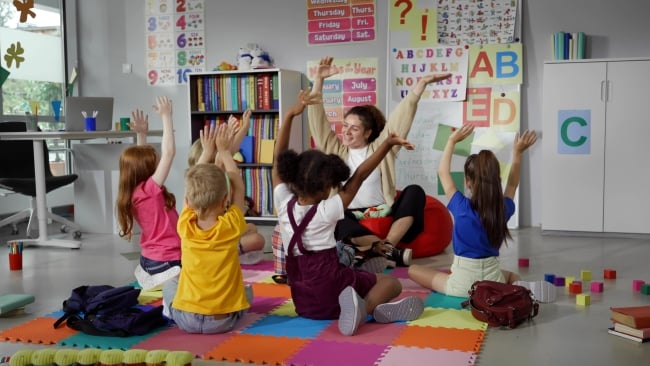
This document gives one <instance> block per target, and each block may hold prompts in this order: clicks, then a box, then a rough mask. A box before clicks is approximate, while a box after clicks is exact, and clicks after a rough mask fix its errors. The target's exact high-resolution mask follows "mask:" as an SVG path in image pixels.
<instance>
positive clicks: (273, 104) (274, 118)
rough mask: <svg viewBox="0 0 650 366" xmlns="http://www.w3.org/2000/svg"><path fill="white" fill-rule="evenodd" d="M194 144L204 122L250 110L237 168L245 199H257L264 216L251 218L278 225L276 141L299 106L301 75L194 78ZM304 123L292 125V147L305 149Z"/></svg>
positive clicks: (260, 72)
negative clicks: (273, 174)
mask: <svg viewBox="0 0 650 366" xmlns="http://www.w3.org/2000/svg"><path fill="white" fill-rule="evenodd" d="M188 76H189V82H188V84H187V85H188V89H189V90H188V91H189V93H188V96H189V106H190V123H189V126H190V133H189V136H190V137H191V141H190V144H192V143H193V142H194V141H195V140H196V139H198V138H199V131H201V129H203V127H204V126H205V124H206V123H212V122H214V121H216V122H225V121H227V120H228V117H229V116H230V115H231V114H232V115H235V116H236V117H238V118H241V115H242V114H243V113H244V111H245V110H246V109H247V108H250V109H251V110H252V115H251V126H250V128H249V130H248V133H247V135H246V137H245V138H244V141H243V142H242V146H241V150H240V152H241V153H242V156H243V157H244V162H243V163H240V164H239V167H240V168H241V172H242V177H243V178H244V183H245V185H246V196H248V197H250V198H252V199H253V202H254V203H255V207H254V209H255V211H257V212H259V214H260V216H247V217H246V219H247V220H248V221H251V222H254V223H265V222H268V223H269V224H274V223H275V222H276V216H275V210H274V208H273V187H272V183H271V168H272V166H273V146H274V141H275V137H276V135H277V132H278V130H279V127H280V123H281V122H282V118H283V116H284V115H285V113H286V111H287V109H288V108H289V107H290V106H291V105H292V104H293V103H294V102H295V101H296V97H297V95H298V92H299V91H300V89H301V86H302V80H303V75H302V74H301V73H300V72H298V71H292V70H284V69H277V68H274V69H255V70H245V71H214V72H200V73H190V74H189V75H188ZM303 141H304V137H303V129H302V123H299V122H298V121H294V123H293V125H292V130H291V141H290V143H289V146H290V148H292V149H294V150H296V151H298V152H300V151H302V150H303V146H304V143H303Z"/></svg>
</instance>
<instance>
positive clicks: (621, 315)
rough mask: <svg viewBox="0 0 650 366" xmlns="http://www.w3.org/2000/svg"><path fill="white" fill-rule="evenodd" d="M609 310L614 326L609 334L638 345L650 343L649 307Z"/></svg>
mask: <svg viewBox="0 0 650 366" xmlns="http://www.w3.org/2000/svg"><path fill="white" fill-rule="evenodd" d="M610 309H611V312H612V313H611V317H612V321H613V322H614V325H613V326H612V327H611V328H609V330H608V332H609V334H613V335H615V336H619V337H623V338H626V339H629V340H632V341H636V342H639V343H645V342H650V305H647V306H628V307H617V308H614V307H613V308H610Z"/></svg>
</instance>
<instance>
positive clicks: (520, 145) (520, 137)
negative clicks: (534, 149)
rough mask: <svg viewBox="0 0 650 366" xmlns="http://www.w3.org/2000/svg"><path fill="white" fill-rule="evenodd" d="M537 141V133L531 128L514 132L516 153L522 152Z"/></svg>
mask: <svg viewBox="0 0 650 366" xmlns="http://www.w3.org/2000/svg"><path fill="white" fill-rule="evenodd" d="M535 141H537V133H535V131H532V130H526V131H524V132H522V133H521V134H515V143H514V149H515V152H517V153H520V154H521V153H523V152H524V151H526V149H528V148H529V147H531V146H532V145H533V144H534V143H535Z"/></svg>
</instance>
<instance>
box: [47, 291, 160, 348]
mask: <svg viewBox="0 0 650 366" xmlns="http://www.w3.org/2000/svg"><path fill="white" fill-rule="evenodd" d="M139 295H140V289H136V288H134V287H133V286H121V287H113V286H109V285H96V286H79V287H77V288H75V289H73V290H72V294H71V295H70V297H69V298H68V299H67V300H65V301H63V312H64V314H63V316H62V317H60V318H59V319H58V320H57V321H56V322H54V328H55V329H56V328H58V327H59V325H61V323H63V321H65V322H66V325H67V326H68V327H69V328H72V329H75V330H78V331H80V332H83V333H86V334H90V335H99V336H113V337H128V336H131V335H143V334H146V333H148V332H149V331H150V330H152V329H155V328H157V327H160V326H162V325H165V324H167V320H166V319H165V318H164V317H163V315H162V310H163V307H162V306H158V307H155V308H153V309H151V310H148V311H145V310H142V309H140V308H137V307H135V306H136V305H137V304H138V296H139Z"/></svg>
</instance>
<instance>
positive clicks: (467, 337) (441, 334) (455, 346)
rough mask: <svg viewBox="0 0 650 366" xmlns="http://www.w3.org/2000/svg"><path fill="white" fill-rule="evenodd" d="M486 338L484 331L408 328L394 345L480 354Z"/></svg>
mask: <svg viewBox="0 0 650 366" xmlns="http://www.w3.org/2000/svg"><path fill="white" fill-rule="evenodd" d="M484 338H485V331H483V330H475V329H457V328H444V327H418V326H408V327H406V328H405V329H404V330H403V331H402V333H401V334H400V335H399V337H397V338H396V339H395V341H393V345H395V346H407V347H420V348H433V349H447V350H457V351H462V352H475V353H478V352H479V350H480V349H481V344H482V343H483V339H484Z"/></svg>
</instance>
